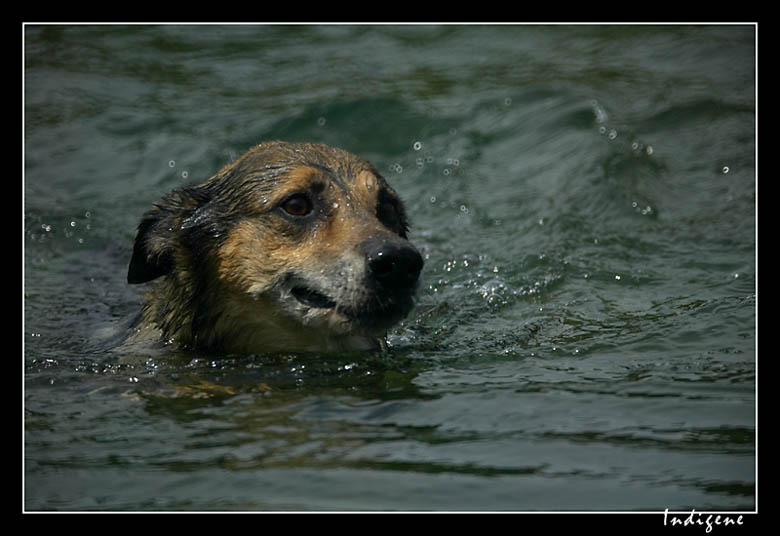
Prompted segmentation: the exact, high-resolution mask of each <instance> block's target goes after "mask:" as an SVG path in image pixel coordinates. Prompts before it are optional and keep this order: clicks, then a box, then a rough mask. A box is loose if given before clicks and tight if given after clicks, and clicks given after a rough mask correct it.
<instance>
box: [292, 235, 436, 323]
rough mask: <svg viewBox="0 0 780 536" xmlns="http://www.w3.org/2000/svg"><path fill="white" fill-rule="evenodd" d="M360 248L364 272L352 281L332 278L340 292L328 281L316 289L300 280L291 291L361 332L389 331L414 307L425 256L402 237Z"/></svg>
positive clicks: (308, 304)
mask: <svg viewBox="0 0 780 536" xmlns="http://www.w3.org/2000/svg"><path fill="white" fill-rule="evenodd" d="M357 250H358V251H359V252H360V254H361V255H362V257H363V265H364V268H363V274H361V275H360V276H359V277H355V279H354V280H353V281H343V280H341V281H333V282H332V285H333V286H334V287H336V286H338V287H340V288H341V290H340V291H337V290H336V289H335V288H334V291H333V292H329V291H328V290H327V287H328V286H331V285H327V284H324V285H323V284H318V285H317V288H316V289H314V288H312V286H311V285H306V284H301V283H302V281H299V282H298V284H294V285H293V286H292V288H291V294H292V295H293V296H294V297H295V299H296V300H297V301H298V302H299V303H301V304H303V305H305V306H306V307H309V308H313V309H318V310H333V311H335V312H336V313H338V314H339V315H340V316H341V317H343V318H345V319H347V320H348V321H349V323H350V324H351V325H352V326H353V327H354V328H356V329H357V330H359V331H367V332H379V331H382V330H387V329H388V328H389V327H391V326H392V325H394V324H396V323H397V322H399V321H400V320H402V319H403V318H404V317H405V316H406V315H407V314H408V313H409V311H410V310H411V309H412V307H413V306H414V298H415V295H416V293H417V287H418V281H419V279H420V272H421V271H422V268H423V258H422V256H421V255H420V253H419V252H418V251H417V249H416V248H415V247H414V246H413V245H412V244H410V243H409V242H407V241H406V240H403V239H394V238H389V239H388V238H372V239H369V240H366V241H365V242H363V243H362V244H360V245H359V246H358V248H357ZM323 283H324V282H323ZM345 289H347V291H345Z"/></svg>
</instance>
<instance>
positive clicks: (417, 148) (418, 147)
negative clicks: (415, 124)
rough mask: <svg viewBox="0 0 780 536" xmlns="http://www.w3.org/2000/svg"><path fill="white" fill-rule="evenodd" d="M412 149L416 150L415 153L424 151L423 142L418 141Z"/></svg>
mask: <svg viewBox="0 0 780 536" xmlns="http://www.w3.org/2000/svg"><path fill="white" fill-rule="evenodd" d="M412 147H413V148H414V150H415V151H419V150H420V149H422V142H420V141H416V142H414V145H412Z"/></svg>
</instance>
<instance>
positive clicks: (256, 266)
mask: <svg viewBox="0 0 780 536" xmlns="http://www.w3.org/2000/svg"><path fill="white" fill-rule="evenodd" d="M408 230H409V224H408V219H407V214H406V210H405V209H404V205H403V203H402V202H401V200H400V198H399V196H398V194H397V193H396V192H395V191H394V190H393V189H392V188H391V187H390V186H389V185H388V183H387V182H386V181H385V179H384V178H383V177H382V176H381V175H380V174H379V172H378V171H377V170H376V168H375V167H374V166H372V165H371V164H370V163H369V162H367V161H366V160H363V159H362V158H360V157H357V156H355V155H353V154H350V153H348V152H346V151H344V150H341V149H337V148H334V147H330V146H326V145H323V144H316V143H288V142H281V141H277V142H266V143H261V144H259V145H257V146H255V147H253V148H252V149H250V150H249V151H248V152H247V153H245V154H244V155H243V156H241V157H239V158H238V159H236V160H235V161H234V162H232V163H231V164H228V165H227V166H225V167H224V168H222V169H221V170H220V171H218V172H217V173H216V174H215V175H213V176H212V177H211V178H209V179H208V180H206V181H205V182H204V183H202V184H200V185H196V186H192V187H185V188H181V189H176V190H173V191H172V192H170V193H168V194H167V195H165V196H164V197H163V198H162V200H161V201H160V202H159V203H157V204H155V205H154V207H153V208H152V209H151V210H149V211H148V212H146V213H145V214H144V215H143V217H142V219H141V222H140V224H139V225H138V231H137V236H136V239H135V243H134V246H133V253H132V258H131V260H130V264H129V267H128V274H127V281H128V283H129V284H140V283H150V287H151V288H150V289H149V290H148V292H145V299H146V301H145V304H144V305H143V308H142V310H141V313H140V315H139V320H138V323H137V325H136V330H135V332H136V333H140V332H148V331H150V330H151V331H153V332H154V333H155V335H156V336H157V337H159V340H161V341H165V342H166V343H168V342H170V341H174V342H176V343H178V344H179V345H180V346H183V347H185V348H189V349H193V350H199V351H206V352H220V353H226V354H258V353H268V352H310V351H334V350H371V349H378V348H383V347H384V341H385V336H386V332H387V330H388V329H389V328H391V327H392V326H393V325H395V324H397V323H398V322H400V321H401V320H402V319H403V318H405V317H406V316H407V315H408V313H409V312H410V310H411V309H412V307H413V305H414V302H415V296H416V294H417V290H418V287H419V280H420V273H421V271H422V268H423V264H424V262H423V258H422V256H421V254H420V252H419V251H418V250H417V248H415V246H413V245H412V244H411V243H410V242H409V240H408V238H407V233H408Z"/></svg>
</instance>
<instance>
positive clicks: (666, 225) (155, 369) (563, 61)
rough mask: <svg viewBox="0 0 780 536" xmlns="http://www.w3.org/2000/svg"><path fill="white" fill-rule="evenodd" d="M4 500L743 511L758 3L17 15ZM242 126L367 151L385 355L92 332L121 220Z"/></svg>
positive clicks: (749, 483)
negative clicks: (457, 21)
mask: <svg viewBox="0 0 780 536" xmlns="http://www.w3.org/2000/svg"><path fill="white" fill-rule="evenodd" d="M24 39H25V42H24V45H25V49H24V58H25V78H24V83H25V87H24V98H25V102H24V113H25V123H24V124H25V133H24V134H25V145H24V150H25V154H24V157H25V176H24V225H25V232H24V362H25V374H24V411H25V413H24V415H25V419H24V430H25V438H24V447H25V451H24V462H25V466H24V477H25V479H24V507H25V508H26V509H27V510H658V511H661V510H663V509H664V508H669V509H670V510H674V509H679V510H685V509H691V508H695V509H696V510H697V511H702V510H714V509H725V510H752V509H753V508H754V507H755V505H756V495H755V484H756V478H755V476H756V445H755V431H756V430H755V417H756V407H755V402H756V400H755V393H756V189H757V183H756V171H755V130H756V102H755V89H756V86H755V84H756V76H755V54H756V50H755V28H754V27H753V26H606V27H599V26H552V27H551V26H478V25H475V26H438V27H433V26H188V25H184V26H27V27H25V29H24ZM269 139H285V140H290V141H301V140H308V141H321V142H325V143H328V144H331V145H336V146H339V147H343V148H345V149H347V150H350V151H352V152H354V153H356V154H359V155H361V156H363V157H365V158H367V159H369V160H371V161H372V162H374V164H376V166H377V167H378V168H379V170H380V171H381V172H382V173H383V174H384V175H385V177H386V178H387V179H388V181H389V182H390V183H391V184H392V185H393V186H394V187H395V189H396V190H397V191H398V192H399V193H400V194H401V195H402V197H404V199H405V201H406V204H407V207H408V211H409V213H410V214H411V216H412V219H413V227H412V231H411V237H412V240H413V241H414V242H415V243H416V244H417V245H418V246H419V248H420V249H421V250H422V251H423V252H424V255H425V257H426V267H425V274H424V277H425V284H424V288H423V292H422V295H421V299H420V304H419V306H418V307H417V309H416V310H415V311H414V312H413V313H412V315H411V316H410V317H409V318H408V319H407V320H406V321H405V322H404V323H403V324H402V325H400V326H399V327H398V328H397V329H396V330H394V331H393V332H392V333H391V334H390V339H389V342H390V343H391V346H392V353H391V355H390V356H383V355H374V354H362V355H361V354H327V355H326V354H323V355H313V356H294V355H281V356H251V357H245V358H237V357H234V356H230V357H225V358H214V356H209V357H206V356H201V355H195V354H191V353H186V352H179V351H175V350H173V349H170V350H167V351H163V352H152V351H149V353H148V354H142V355H138V356H135V357H136V359H135V360H131V361H129V362H128V361H125V360H121V359H119V358H118V357H117V355H116V354H115V353H113V352H112V351H111V348H112V345H113V340H112V338H111V337H112V335H116V334H119V333H121V332H122V330H123V329H125V326H126V321H127V319H129V318H130V317H132V315H133V314H134V313H135V312H136V311H137V310H138V307H139V303H140V301H139V297H138V295H137V292H138V289H137V288H134V287H133V288H131V287H128V285H127V284H126V282H125V278H126V273H127V263H128V261H129V258H130V253H131V250H132V241H133V238H134V235H135V228H136V225H137V224H138V221H139V218H140V216H141V214H142V213H143V212H144V211H146V210H147V209H148V208H150V207H151V204H152V203H154V202H155V201H157V200H158V199H159V198H160V196H161V195H162V194H163V193H165V192H166V191H168V190H170V189H171V188H173V187H176V186H180V185H182V184H185V183H189V182H193V181H200V180H203V179H205V178H206V177H208V176H209V175H211V174H212V173H213V172H214V171H216V170H217V169H218V168H219V167H221V166H222V165H224V164H225V163H227V162H229V161H231V160H232V159H233V158H235V157H236V156H237V155H239V154H241V153H243V152H244V151H245V150H247V149H248V148H249V147H251V146H252V145H254V144H256V143H258V142H260V141H264V140H269Z"/></svg>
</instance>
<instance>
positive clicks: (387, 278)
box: [366, 242, 423, 290]
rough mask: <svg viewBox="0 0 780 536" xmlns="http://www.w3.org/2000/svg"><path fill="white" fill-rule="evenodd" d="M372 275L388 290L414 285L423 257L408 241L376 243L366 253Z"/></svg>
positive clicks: (418, 275) (367, 263)
mask: <svg viewBox="0 0 780 536" xmlns="http://www.w3.org/2000/svg"><path fill="white" fill-rule="evenodd" d="M366 265H367V267H368V271H369V273H370V275H371V277H372V278H373V279H374V281H376V282H377V283H379V284H381V285H382V286H383V287H384V288H386V289H388V290H401V289H405V288H410V287H413V286H414V284H415V283H416V282H417V279H418V278H419V277H420V272H421V271H422V267H423V259H422V256H421V255H420V253H418V251H417V250H416V249H415V248H414V246H412V245H411V244H408V243H396V242H380V243H378V244H377V243H374V245H373V247H371V248H370V249H369V252H368V254H367V255H366Z"/></svg>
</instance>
